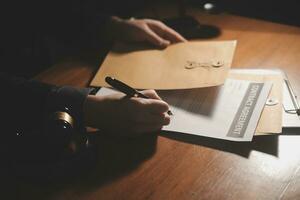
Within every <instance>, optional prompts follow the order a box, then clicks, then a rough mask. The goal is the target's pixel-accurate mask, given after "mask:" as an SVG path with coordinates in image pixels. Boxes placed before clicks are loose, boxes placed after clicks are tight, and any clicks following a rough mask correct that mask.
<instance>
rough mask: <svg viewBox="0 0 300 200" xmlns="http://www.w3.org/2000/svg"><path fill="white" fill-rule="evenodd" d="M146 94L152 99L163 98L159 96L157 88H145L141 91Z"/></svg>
mask: <svg viewBox="0 0 300 200" xmlns="http://www.w3.org/2000/svg"><path fill="white" fill-rule="evenodd" d="M141 93H143V94H144V95H146V96H147V97H149V98H151V99H158V100H161V98H160V97H159V96H158V94H157V93H156V92H155V90H143V91H141Z"/></svg>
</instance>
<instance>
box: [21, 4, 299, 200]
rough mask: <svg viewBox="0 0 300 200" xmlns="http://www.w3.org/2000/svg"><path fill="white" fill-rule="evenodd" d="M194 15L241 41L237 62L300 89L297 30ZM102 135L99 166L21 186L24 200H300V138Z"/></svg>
mask: <svg viewBox="0 0 300 200" xmlns="http://www.w3.org/2000/svg"><path fill="white" fill-rule="evenodd" d="M162 10H163V9H162ZM158 13H159V14H158V15H160V12H158ZM161 13H163V12H161ZM189 13H190V14H191V15H193V16H195V17H196V18H197V19H199V20H200V21H201V23H206V24H211V25H215V26H217V27H219V28H220V29H221V31H222V34H221V35H220V36H218V37H217V38H215V39H216V40H232V39H235V40H237V41H238V45H237V49H236V54H235V57H234V62H233V67H242V68H273V67H277V68H280V69H283V70H285V71H286V72H287V73H288V75H289V77H290V79H291V82H292V84H293V85H294V87H295V90H296V93H298V94H300V78H298V77H300V70H299V69H298V68H299V64H300V56H299V55H300V28H297V27H292V26H286V25H280V24H275V23H270V22H265V21H260V20H255V19H248V18H243V17H238V16H232V15H229V14H220V15H208V14H203V13H202V14H201V13H199V11H197V10H196V9H191V10H190V11H189ZM95 70H96V68H95V67H92V66H89V65H87V64H84V65H83V64H80V63H79V64H76V66H75V67H73V66H70V65H67V64H65V65H60V66H55V67H53V68H51V69H50V70H48V71H46V72H45V73H42V74H41V75H40V76H39V77H38V79H40V80H43V81H45V82H50V83H55V84H59V85H62V84H69V85H74V86H80V87H83V86H86V85H87V84H88V82H89V81H90V80H91V78H92V76H93V74H94V72H95ZM270 123H272V119H270ZM291 133H294V134H297V133H299V130H298V131H294V132H291ZM100 141H101V142H100V145H99V146H100V147H99V151H100V152H101V156H100V157H99V160H100V163H99V165H98V166H97V167H96V169H95V170H94V171H92V172H87V173H86V175H85V177H82V178H78V179H76V180H75V181H74V182H72V183H69V184H58V185H56V186H49V187H46V188H44V187H41V186H40V187H38V186H35V185H30V186H28V185H27V186H26V187H25V188H22V187H21V186H19V190H18V192H19V195H20V196H21V197H22V198H21V199H41V198H49V199H105V200H109V199H153V200H158V199H163V200H166V199H186V200H192V199H243V200H245V199H249V200H252V199H300V171H299V169H300V136H296V135H280V136H278V137H276V136H266V137H255V139H254V141H253V142H252V143H249V144H248V143H245V144H243V143H232V142H225V141H218V140H213V139H207V138H202V137H192V138H191V137H184V136H181V135H167V136H166V135H165V136H158V137H157V138H149V140H148V139H136V140H132V141H130V140H124V139H112V138H107V137H102V138H101V137H100ZM27 196H28V197H27ZM25 197H26V198H25Z"/></svg>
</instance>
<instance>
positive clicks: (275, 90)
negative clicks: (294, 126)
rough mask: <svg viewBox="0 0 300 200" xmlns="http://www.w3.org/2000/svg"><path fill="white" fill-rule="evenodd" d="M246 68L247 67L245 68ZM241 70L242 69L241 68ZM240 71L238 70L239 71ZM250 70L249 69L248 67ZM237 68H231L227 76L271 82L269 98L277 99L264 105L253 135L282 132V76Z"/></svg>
mask: <svg viewBox="0 0 300 200" xmlns="http://www.w3.org/2000/svg"><path fill="white" fill-rule="evenodd" d="M247 70H248V69H247ZM241 71H242V70H241ZM241 71H240V72H241ZM249 71H251V69H249ZM240 72H239V70H236V71H235V70H232V71H230V73H229V78H233V79H239V80H250V81H255V82H267V81H269V82H272V83H273V86H272V89H271V92H270V94H269V98H272V99H273V100H275V101H277V102H278V103H277V104H276V105H272V106H268V105H266V106H265V107H264V109H263V112H262V114H261V117H260V120H259V123H258V125H257V128H256V131H255V135H268V134H278V133H281V132H282V90H283V77H282V75H281V74H274V73H270V74H268V73H262V74H257V73H247V72H242V73H240Z"/></svg>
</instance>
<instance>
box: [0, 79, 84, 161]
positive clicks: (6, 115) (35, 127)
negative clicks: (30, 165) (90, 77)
mask: <svg viewBox="0 0 300 200" xmlns="http://www.w3.org/2000/svg"><path fill="white" fill-rule="evenodd" d="M0 88H1V93H2V95H1V96H2V97H1V98H0V106H1V114H0V115H1V118H2V124H3V127H2V128H1V132H2V133H1V136H2V137H1V149H2V150H1V153H4V154H5V155H6V156H8V157H12V159H16V160H17V159H19V158H20V157H22V159H24V157H26V156H28V155H30V154H31V155H30V156H33V157H34V155H35V154H37V153H41V151H40V150H41V148H43V147H45V144H46V143H47V144H48V145H46V146H47V147H51V151H52V150H53V151H56V152H59V151H62V149H59V148H61V141H62V140H65V136H64V135H63V134H61V133H55V132H50V131H47V129H51V127H46V125H47V124H49V123H48V121H49V120H51V118H50V117H49V116H51V115H52V114H53V113H54V112H57V111H67V112H68V113H69V114H70V116H71V117H72V118H73V119H74V130H75V131H77V132H78V133H80V134H84V131H85V125H84V121H83V104H84V101H85V99H86V96H87V95H88V93H89V90H88V89H79V88H74V87H70V86H64V87H57V86H54V85H49V84H45V83H41V82H38V81H33V80H25V79H22V78H16V77H11V76H8V75H6V74H0ZM58 132H59V131H58ZM49 141H50V144H49ZM66 142H68V141H66Z"/></svg>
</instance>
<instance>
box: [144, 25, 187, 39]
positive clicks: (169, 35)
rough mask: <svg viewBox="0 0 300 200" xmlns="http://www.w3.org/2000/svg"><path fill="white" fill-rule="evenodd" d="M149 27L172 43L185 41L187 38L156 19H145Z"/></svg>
mask: <svg viewBox="0 0 300 200" xmlns="http://www.w3.org/2000/svg"><path fill="white" fill-rule="evenodd" d="M147 22H148V25H149V27H150V29H152V30H153V31H154V32H155V33H156V34H157V35H159V36H160V37H162V38H164V39H165V40H168V41H170V42H172V43H177V42H186V41H187V40H186V39H185V38H184V37H183V36H181V35H180V34H179V33H177V32H176V31H175V30H173V29H172V28H170V27H168V26H166V25H165V24H164V23H162V22H160V21H156V20H147Z"/></svg>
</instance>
